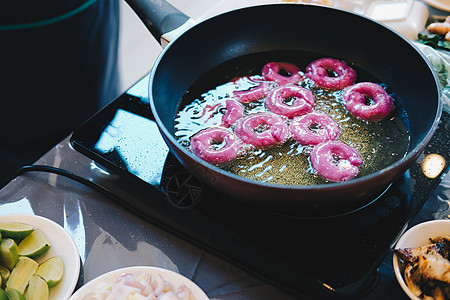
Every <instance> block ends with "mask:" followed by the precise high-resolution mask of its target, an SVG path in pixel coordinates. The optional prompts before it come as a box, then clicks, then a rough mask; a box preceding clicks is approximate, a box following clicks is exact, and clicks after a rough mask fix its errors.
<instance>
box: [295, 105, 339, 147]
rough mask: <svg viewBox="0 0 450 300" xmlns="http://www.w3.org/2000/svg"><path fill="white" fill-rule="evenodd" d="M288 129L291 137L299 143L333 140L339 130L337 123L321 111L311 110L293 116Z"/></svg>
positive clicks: (311, 143) (309, 143)
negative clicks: (304, 113)
mask: <svg viewBox="0 0 450 300" xmlns="http://www.w3.org/2000/svg"><path fill="white" fill-rule="evenodd" d="M312 128H314V129H312ZM289 129H290V131H291V134H292V136H293V138H294V139H295V140H296V141H297V142H299V143H300V144H301V145H317V144H319V143H322V142H325V141H330V140H335V139H336V138H337V137H338V136H339V133H340V132H341V130H340V128H339V125H338V124H337V123H336V122H335V121H334V120H333V119H332V118H331V117H330V116H329V115H327V114H325V113H323V112H312V113H309V114H306V115H303V116H299V117H295V118H294V119H292V121H291V124H290V125H289Z"/></svg>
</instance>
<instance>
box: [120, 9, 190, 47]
mask: <svg viewBox="0 0 450 300" xmlns="http://www.w3.org/2000/svg"><path fill="white" fill-rule="evenodd" d="M125 1H126V2H127V3H128V5H129V6H130V7H131V8H132V9H133V11H134V12H135V13H136V14H137V16H138V17H139V19H141V21H142V22H143V23H144V25H145V26H146V27H147V28H148V30H150V33H151V34H152V35H153V37H154V38H155V39H156V40H157V41H158V42H159V43H160V44H161V45H162V46H163V47H164V46H166V45H167V43H168V42H170V40H171V39H173V38H174V37H176V36H177V35H178V34H180V33H181V32H183V31H184V29H185V28H186V29H188V28H189V27H191V26H192V25H193V24H194V23H195V21H194V20H192V19H191V18H189V17H188V16H187V15H185V14H184V13H182V12H181V11H179V10H178V9H177V8H175V7H174V6H172V5H171V4H170V3H168V2H166V1H165V0H125Z"/></svg>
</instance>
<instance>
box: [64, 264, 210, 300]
mask: <svg viewBox="0 0 450 300" xmlns="http://www.w3.org/2000/svg"><path fill="white" fill-rule="evenodd" d="M151 294H153V295H154V296H155V298H152V299H160V298H161V297H162V298H164V299H196V300H207V299H209V298H208V296H206V294H205V293H204V292H203V291H202V289H201V288H200V287H199V286H197V285H196V284H195V283H194V282H192V281H191V280H189V279H188V278H186V277H185V276H183V275H181V274H179V273H176V272H173V271H170V270H166V269H163V268H158V267H150V266H133V267H125V268H121V269H116V270H113V271H110V272H108V273H105V274H103V275H100V276H98V277H96V278H94V279H92V280H91V281H89V282H88V283H86V284H85V285H84V286H82V287H81V288H80V289H79V290H77V291H76V292H75V293H74V294H73V295H72V297H71V298H70V299H69V300H83V299H97V298H95V297H99V298H98V299H106V297H107V296H110V295H113V296H114V299H124V300H125V299H138V298H137V297H139V296H144V297H147V296H148V295H151ZM138 295H139V296H138ZM133 296H134V298H131V297H133ZM139 299H140V298H139ZM142 299H143V298H142ZM146 299H147V298H146Z"/></svg>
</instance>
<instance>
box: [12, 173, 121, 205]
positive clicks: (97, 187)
mask: <svg viewBox="0 0 450 300" xmlns="http://www.w3.org/2000/svg"><path fill="white" fill-rule="evenodd" d="M27 172H47V173H53V174H57V175H61V176H64V177H66V178H69V179H72V180H74V181H77V182H79V183H81V184H84V185H86V186H88V187H90V188H91V189H93V190H95V191H97V192H99V193H101V194H103V195H106V196H108V197H111V198H113V199H114V200H117V201H119V202H122V203H123V200H122V199H121V198H119V197H117V196H116V195H115V194H114V193H113V192H111V191H110V190H108V189H106V188H104V187H102V186H100V185H98V184H96V183H94V182H93V181H91V180H89V179H86V178H84V177H81V176H79V175H76V174H74V173H72V172H70V171H67V170H64V169H60V168H56V167H51V166H45V165H28V166H23V167H21V168H19V169H17V170H16V172H15V173H14V174H13V176H12V178H11V179H14V178H16V177H18V176H20V175H23V174H25V173H27Z"/></svg>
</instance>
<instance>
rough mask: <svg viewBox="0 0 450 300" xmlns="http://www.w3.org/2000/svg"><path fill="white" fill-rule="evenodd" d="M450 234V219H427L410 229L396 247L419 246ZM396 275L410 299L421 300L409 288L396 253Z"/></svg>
mask: <svg viewBox="0 0 450 300" xmlns="http://www.w3.org/2000/svg"><path fill="white" fill-rule="evenodd" d="M438 236H450V220H433V221H427V222H423V223H420V224H417V225H416V226H413V227H411V228H410V229H408V230H407V231H406V232H405V233H404V234H403V235H402V236H401V237H400V239H399V240H398V242H397V244H396V245H395V249H404V248H417V247H421V246H425V245H427V244H429V243H430V240H429V239H430V238H435V237H438ZM393 265H394V272H395V277H397V280H398V282H399V284H400V286H401V287H402V289H403V291H404V292H405V293H406V294H407V295H408V297H409V298H410V299H413V300H420V299H419V298H418V297H416V296H414V294H413V293H412V292H411V291H410V290H409V288H408V286H407V285H406V283H405V281H404V279H403V276H402V274H401V271H400V262H399V259H398V257H397V255H396V254H394V256H393Z"/></svg>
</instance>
